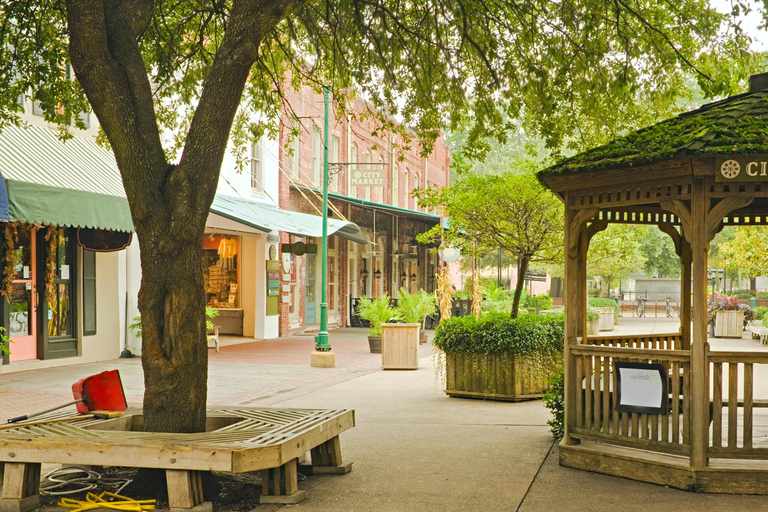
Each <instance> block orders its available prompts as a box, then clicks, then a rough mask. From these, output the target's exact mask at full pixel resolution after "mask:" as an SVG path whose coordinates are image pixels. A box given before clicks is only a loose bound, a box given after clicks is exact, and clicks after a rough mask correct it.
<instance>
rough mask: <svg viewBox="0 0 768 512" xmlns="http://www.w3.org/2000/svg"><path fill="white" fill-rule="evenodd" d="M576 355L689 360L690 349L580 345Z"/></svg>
mask: <svg viewBox="0 0 768 512" xmlns="http://www.w3.org/2000/svg"><path fill="white" fill-rule="evenodd" d="M572 351H573V353H574V354H575V355H586V356H594V357H596V356H602V357H613V358H625V359H629V358H636V359H645V360H648V359H653V360H655V361H680V362H682V361H689V360H690V358H691V352H690V351H689V350H654V349H650V348H625V347H600V346H595V345H579V346H578V347H574V348H573V349H572Z"/></svg>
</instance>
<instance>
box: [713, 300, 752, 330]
mask: <svg viewBox="0 0 768 512" xmlns="http://www.w3.org/2000/svg"><path fill="white" fill-rule="evenodd" d="M718 311H742V312H743V313H744V326H745V327H746V326H747V324H748V323H749V321H750V320H752V319H753V318H754V317H755V312H754V311H752V308H750V307H749V306H747V305H746V304H739V299H738V297H729V296H727V295H718V294H716V293H713V294H712V295H710V296H709V302H708V303H707V321H708V323H709V324H710V325H715V318H716V317H717V312H718Z"/></svg>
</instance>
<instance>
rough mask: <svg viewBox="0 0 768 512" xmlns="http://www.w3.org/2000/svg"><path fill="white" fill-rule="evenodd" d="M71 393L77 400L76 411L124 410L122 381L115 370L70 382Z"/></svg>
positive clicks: (126, 405)
mask: <svg viewBox="0 0 768 512" xmlns="http://www.w3.org/2000/svg"><path fill="white" fill-rule="evenodd" d="M72 394H73V395H74V396H75V400H80V399H82V400H83V401H82V402H78V403H77V404H76V406H77V412H79V413H80V414H88V413H90V412H93V411H124V410H126V409H127V408H128V404H127V403H126V402H125V392H124V391H123V382H122V381H121V380H120V373H119V372H118V371H117V370H109V371H106V372H101V373H99V374H97V375H91V376H90V377H86V378H84V379H82V380H79V381H77V382H75V383H74V384H72Z"/></svg>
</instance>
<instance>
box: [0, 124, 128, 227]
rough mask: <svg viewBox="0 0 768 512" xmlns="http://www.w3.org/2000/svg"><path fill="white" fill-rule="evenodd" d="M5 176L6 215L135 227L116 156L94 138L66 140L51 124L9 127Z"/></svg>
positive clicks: (1, 148)
mask: <svg viewBox="0 0 768 512" xmlns="http://www.w3.org/2000/svg"><path fill="white" fill-rule="evenodd" d="M0 175H1V176H2V178H3V179H4V185H5V192H7V201H8V215H7V218H0V220H3V221H18V222H25V223H38V224H52V225H56V226H71V227H88V228H98V229H106V230H112V231H129V232H132V231H133V222H132V220H131V213H130V210H129V208H128V200H127V198H126V197H125V191H124V189H123V182H122V178H121V177H120V172H119V170H118V168H117V164H116V163H115V158H114V156H113V155H112V153H111V152H110V151H108V150H106V149H104V148H101V147H99V146H98V145H97V144H96V143H95V142H94V141H93V140H91V139H88V138H82V137H73V138H71V139H69V140H67V141H61V140H60V139H59V138H58V136H57V132H56V131H54V130H51V129H48V128H43V127H40V126H27V127H19V126H13V125H7V126H4V127H3V130H2V132H0ZM2 216H3V217H6V216H5V215H2Z"/></svg>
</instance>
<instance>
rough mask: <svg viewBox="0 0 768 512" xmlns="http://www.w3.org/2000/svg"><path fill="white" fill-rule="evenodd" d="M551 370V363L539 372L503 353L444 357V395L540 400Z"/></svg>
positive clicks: (524, 362) (547, 383) (553, 365)
mask: <svg viewBox="0 0 768 512" xmlns="http://www.w3.org/2000/svg"><path fill="white" fill-rule="evenodd" d="M555 371H556V365H555V361H552V362H551V364H550V365H549V367H548V368H545V370H544V371H543V372H542V371H540V370H539V371H536V370H535V369H534V368H533V367H532V363H530V362H529V361H526V360H520V359H517V358H515V356H512V355H507V354H499V355H496V354H446V356H445V377H446V378H445V393H446V394H447V395H449V396H459V397H466V398H482V399H487V400H507V401H513V402H514V401H517V400H528V399H531V398H541V397H542V396H544V392H545V391H546V390H547V389H549V376H550V375H551V374H553V373H554V372H555Z"/></svg>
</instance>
